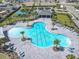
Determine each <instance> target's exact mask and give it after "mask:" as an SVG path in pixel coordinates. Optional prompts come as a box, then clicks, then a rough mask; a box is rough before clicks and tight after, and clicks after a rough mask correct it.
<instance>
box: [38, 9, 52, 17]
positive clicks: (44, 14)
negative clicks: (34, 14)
mask: <svg viewBox="0 0 79 59" xmlns="http://www.w3.org/2000/svg"><path fill="white" fill-rule="evenodd" d="M38 16H39V17H40V18H51V17H52V12H51V11H50V10H40V11H38Z"/></svg>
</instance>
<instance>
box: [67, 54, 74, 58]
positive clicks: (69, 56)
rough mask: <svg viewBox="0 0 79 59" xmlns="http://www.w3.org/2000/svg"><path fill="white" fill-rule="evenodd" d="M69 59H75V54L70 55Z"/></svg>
mask: <svg viewBox="0 0 79 59" xmlns="http://www.w3.org/2000/svg"><path fill="white" fill-rule="evenodd" d="M66 58H67V59H75V56H74V55H73V54H68V55H67V56H66Z"/></svg>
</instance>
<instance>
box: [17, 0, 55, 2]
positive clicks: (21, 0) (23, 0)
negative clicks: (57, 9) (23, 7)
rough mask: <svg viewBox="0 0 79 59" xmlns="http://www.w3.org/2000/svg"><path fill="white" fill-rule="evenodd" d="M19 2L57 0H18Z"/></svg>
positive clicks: (49, 0) (52, 0)
mask: <svg viewBox="0 0 79 59" xmlns="http://www.w3.org/2000/svg"><path fill="white" fill-rule="evenodd" d="M17 1H18V2H55V0H17Z"/></svg>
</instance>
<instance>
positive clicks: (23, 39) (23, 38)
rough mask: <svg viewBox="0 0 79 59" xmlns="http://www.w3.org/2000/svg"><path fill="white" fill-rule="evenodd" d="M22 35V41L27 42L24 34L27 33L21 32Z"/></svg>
mask: <svg viewBox="0 0 79 59" xmlns="http://www.w3.org/2000/svg"><path fill="white" fill-rule="evenodd" d="M20 33H21V35H22V39H21V40H22V41H25V40H26V38H25V37H24V33H25V32H24V31H21V32H20Z"/></svg>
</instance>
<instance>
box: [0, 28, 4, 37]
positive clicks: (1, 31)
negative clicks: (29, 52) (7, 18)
mask: <svg viewBox="0 0 79 59" xmlns="http://www.w3.org/2000/svg"><path fill="white" fill-rule="evenodd" d="M3 37H5V36H4V33H3V28H2V27H0V38H3Z"/></svg>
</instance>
